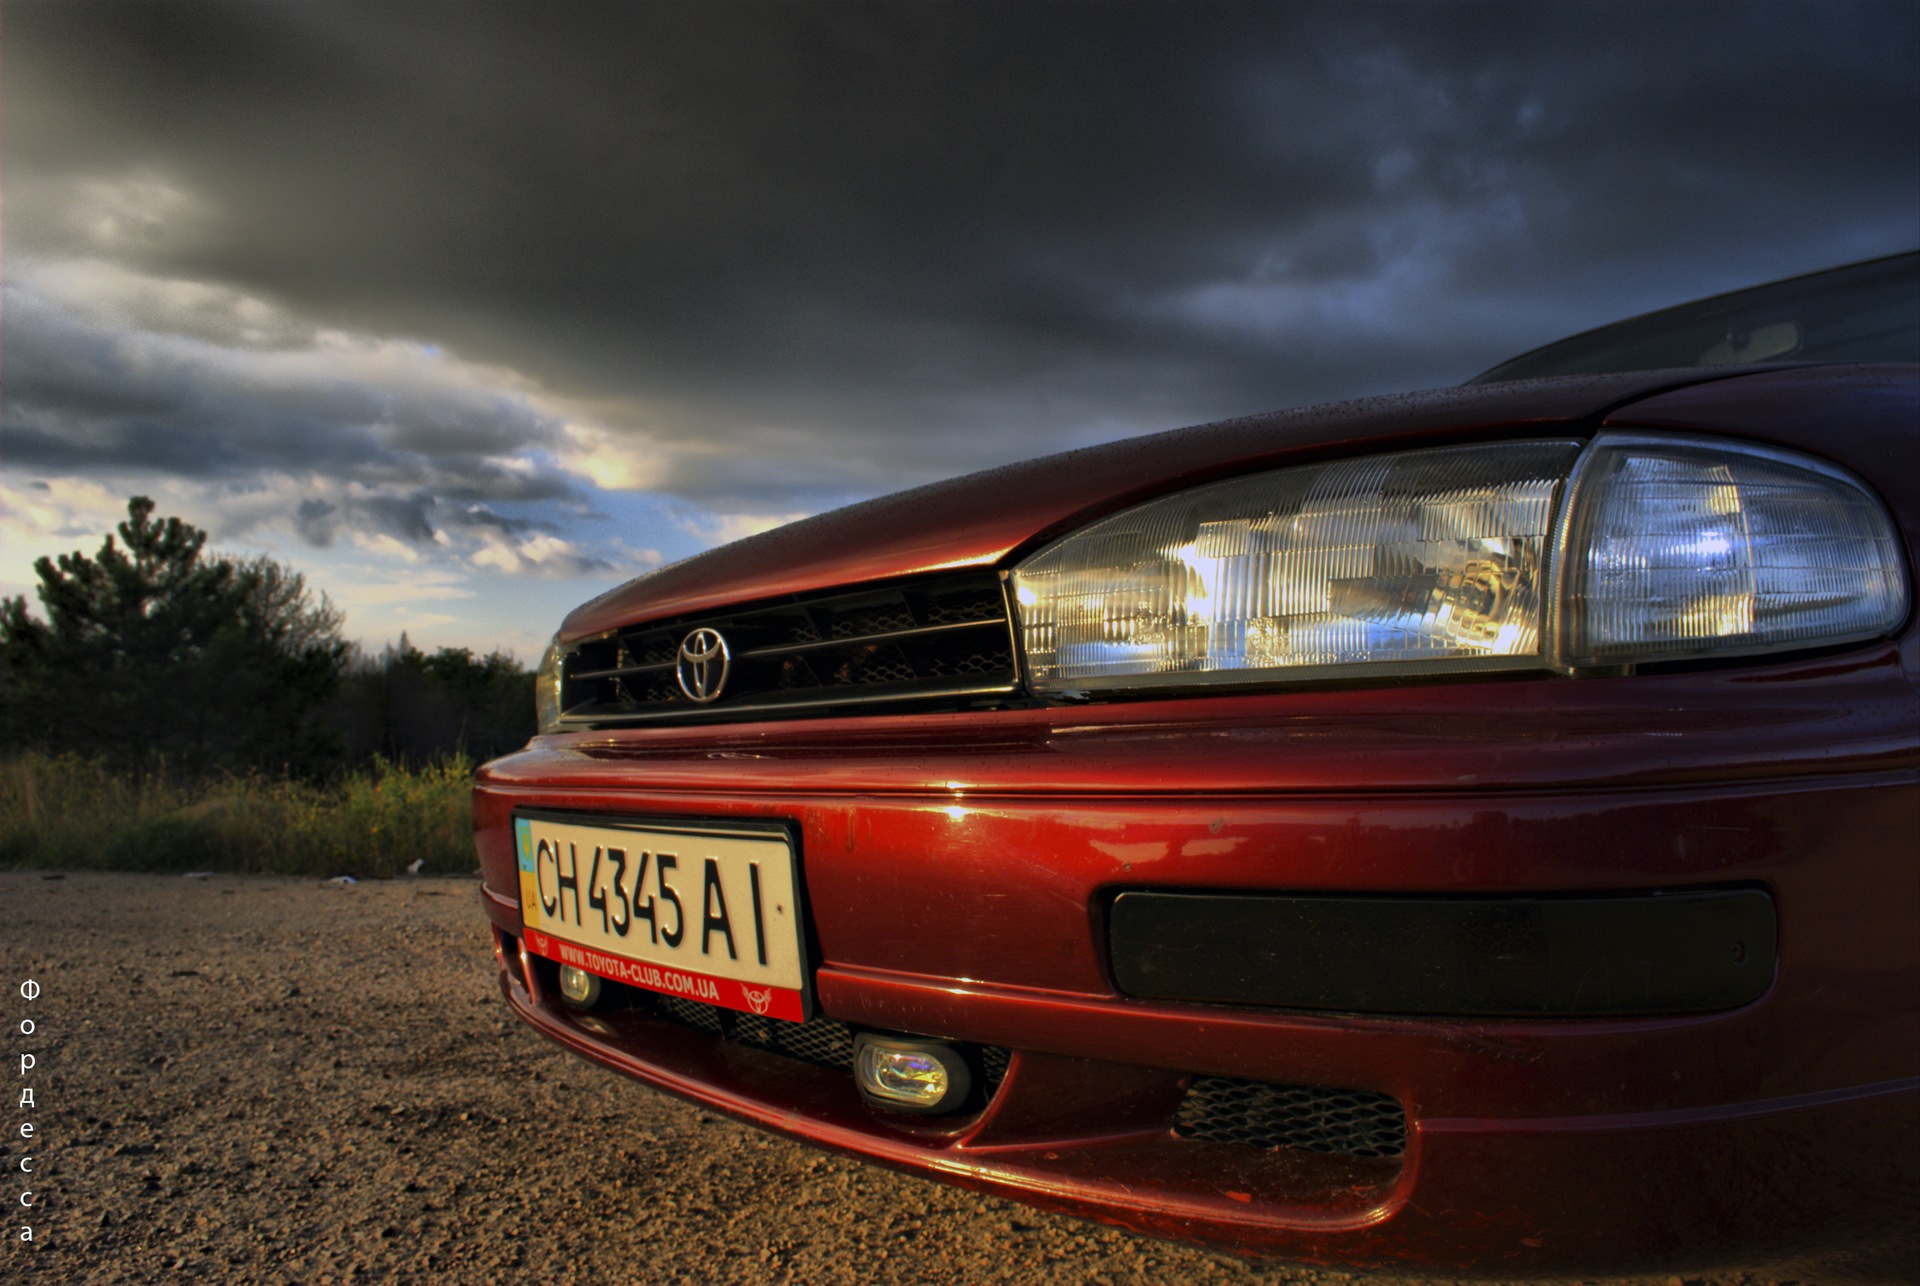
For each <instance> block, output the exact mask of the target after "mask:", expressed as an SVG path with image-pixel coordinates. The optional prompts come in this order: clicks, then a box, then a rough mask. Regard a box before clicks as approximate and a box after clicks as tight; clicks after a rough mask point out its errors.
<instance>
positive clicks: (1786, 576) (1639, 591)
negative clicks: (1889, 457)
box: [1562, 437, 1907, 667]
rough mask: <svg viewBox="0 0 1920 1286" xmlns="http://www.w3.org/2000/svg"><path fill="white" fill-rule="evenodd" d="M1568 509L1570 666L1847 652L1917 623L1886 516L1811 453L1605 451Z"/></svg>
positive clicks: (1637, 441)
mask: <svg viewBox="0 0 1920 1286" xmlns="http://www.w3.org/2000/svg"><path fill="white" fill-rule="evenodd" d="M1567 508H1568V520H1567V524H1568V530H1567V535H1566V549H1567V558H1566V564H1565V568H1564V571H1563V572H1562V575H1563V577H1564V580H1563V585H1564V602H1565V605H1566V606H1565V616H1564V618H1563V622H1562V625H1563V646H1564V652H1565V663H1566V664H1567V665H1569V666H1575V667H1578V666H1602V665H1619V664H1623V663H1641V662H1647V661H1661V660H1677V659H1683V658H1686V657H1697V656H1737V655H1740V654H1743V653H1754V652H1770V651H1779V650H1783V649H1787V648H1796V647H1813V646H1822V645H1827V644H1833V643H1846V642H1852V641H1854V640H1858V639H1866V638H1872V637H1873V636H1875V635H1877V634H1883V633H1885V632H1886V631H1888V630H1890V629H1892V628H1893V627H1894V626H1896V625H1898V624H1899V623H1900V622H1901V620H1902V619H1904V618H1905V616H1906V612H1907V600H1906V586H1907V581H1906V575H1905V573H1904V570H1903V567H1902V563H1901V557H1900V551H1899V546H1898V543H1897V541H1896V539H1895V536H1894V531H1893V523H1892V521H1891V519H1890V518H1889V517H1888V516H1887V513H1886V510H1885V509H1883V508H1882V507H1881V505H1880V502H1879V501H1878V500H1877V499H1875V498H1874V497H1873V496H1871V495H1869V494H1868V493H1867V491H1866V489H1865V488H1864V487H1862V486H1861V485H1860V484H1859V483H1858V482H1856V481H1855V480H1854V479H1852V478H1851V477H1849V476H1847V475H1846V474H1844V473H1841V472H1840V471H1839V470H1837V469H1833V468H1831V467H1829V466H1826V465H1823V464H1820V463H1819V462H1817V461H1814V460H1809V459H1807V458H1805V457H1803V456H1793V455H1788V454H1786V453H1783V452H1775V451H1768V450H1765V449H1762V448H1758V447H1744V446H1740V445H1735V444H1728V443H1705V442H1699V441H1686V440H1674V439H1659V438H1628V437H1616V438H1602V439H1601V440H1600V441H1599V442H1597V443H1595V445H1594V448H1593V450H1592V451H1590V452H1589V453H1588V455H1587V457H1586V458H1585V459H1584V460H1582V461H1581V464H1580V468H1579V472H1578V474H1577V476H1576V480H1575V484H1574V488H1573V495H1572V498H1571V501H1570V503H1569V504H1568V507H1567Z"/></svg>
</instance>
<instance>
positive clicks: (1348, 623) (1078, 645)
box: [1014, 442, 1580, 691]
mask: <svg viewBox="0 0 1920 1286" xmlns="http://www.w3.org/2000/svg"><path fill="white" fill-rule="evenodd" d="M1579 451H1580V444H1579V443H1577V442H1525V443H1518V444H1513V443H1501V444H1491V445H1480V446H1470V447H1449V448H1441V449H1438V450H1431V451H1414V452H1408V453H1405V454H1401V455H1388V456H1373V457H1369V458H1365V459H1360V460H1344V461H1340V462H1337V463H1332V464H1323V465H1309V466H1307V467H1305V468H1297V469H1283V470H1280V471H1278V472H1273V473H1263V474H1256V475H1254V476H1252V477H1247V478H1236V479H1234V480H1232V481H1230V482H1220V483H1214V484H1212V485H1210V486H1205V487H1198V488H1195V489H1194V490H1192V491H1185V492H1181V493H1179V494H1177V495H1172V496H1168V497H1166V498H1164V499H1161V500H1155V501H1151V502H1149V503H1147V504H1144V505H1140V506H1138V507H1136V508H1133V509H1129V510H1127V511H1125V512H1123V513H1120V514H1116V515H1114V516H1113V517H1111V518H1108V519H1106V520H1104V521H1102V522H1098V523H1095V524H1094V525H1093V526H1091V527H1088V528H1086V529H1084V530H1082V531H1079V532H1076V533H1074V534H1073V535H1071V536H1068V537H1066V538H1065V539H1064V540H1061V541H1058V542H1057V543H1055V544H1053V545H1051V546H1049V547H1048V548H1046V549H1043V550H1041V551H1040V552H1039V553H1038V554H1036V555H1034V556H1033V557H1032V558H1030V559H1028V560H1027V561H1025V562H1023V563H1022V564H1020V566H1019V568H1018V569H1017V570H1016V571H1015V572H1014V593H1015V597H1016V599H1017V601H1018V602H1019V605H1020V622H1021V629H1022V634H1023V636H1024V641H1025V644H1026V654H1027V666H1028V672H1029V674H1030V675H1031V677H1032V681H1033V683H1034V685H1035V687H1037V688H1039V689H1041V690H1043V691H1044V690H1049V689H1060V688H1084V687H1129V686H1145V685H1144V684H1143V683H1142V681H1143V680H1146V681H1149V682H1150V683H1152V684H1158V683H1161V682H1164V681H1166V680H1167V679H1170V678H1175V677H1177V678H1178V679H1180V680H1181V681H1187V682H1196V681H1197V682H1206V681H1222V680H1226V681H1237V682H1246V681H1248V680H1250V679H1257V678H1261V677H1264V676H1271V677H1280V676H1282V675H1286V676H1290V677H1295V676H1304V675H1305V674H1306V673H1308V672H1324V671H1339V670H1341V669H1344V668H1346V667H1350V666H1362V665H1365V666H1377V665H1381V664H1388V665H1393V666H1397V667H1401V668H1407V669H1412V668H1419V667H1422V666H1426V665H1431V664H1432V663H1436V662H1441V663H1449V664H1451V665H1468V666H1481V667H1494V666H1514V665H1538V664H1540V662H1541V655H1540V619H1541V591H1542V585H1543V582H1542V574H1543V570H1544V564H1545V561H1546V552H1547V547H1548V544H1549V541H1550V540H1551V538H1552V533H1553V520H1554V499H1555V495H1556V493H1557V492H1558V490H1559V487H1560V484H1561V482H1562V480H1563V479H1565V477H1566V476H1567V472H1568V470H1569V469H1570V468H1571V467H1572V465H1573V461H1574V459H1575V457H1576V456H1577V455H1578V454H1579Z"/></svg>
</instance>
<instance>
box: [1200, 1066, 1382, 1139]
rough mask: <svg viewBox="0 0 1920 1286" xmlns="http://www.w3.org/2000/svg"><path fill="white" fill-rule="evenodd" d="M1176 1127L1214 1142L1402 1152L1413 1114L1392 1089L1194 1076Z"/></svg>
mask: <svg viewBox="0 0 1920 1286" xmlns="http://www.w3.org/2000/svg"><path fill="white" fill-rule="evenodd" d="M1173 1130H1174V1133H1175V1134H1178V1135H1179V1136H1180V1137H1182V1138H1186V1139H1202V1140H1205V1141H1207V1142H1209V1143H1238V1144H1242V1145H1244V1146H1247V1147H1256V1148H1303V1149H1305V1150H1306V1151H1309V1152H1326V1153H1331V1154H1334V1155H1337V1156H1357V1157H1386V1158H1398V1157H1400V1156H1404V1155H1405V1154H1406V1150H1407V1115H1406V1113H1405V1112H1404V1111H1403V1110H1402V1109H1401V1107H1400V1103H1399V1100H1397V1099H1395V1098H1394V1097H1393V1096H1392V1095H1389V1094H1374V1093H1369V1092H1368V1091H1366V1090H1338V1089H1322V1088H1320V1087H1318V1086H1312V1085H1269V1084H1267V1083H1266V1082H1264V1081H1239V1080H1232V1079H1229V1078H1228V1077H1225V1076H1196V1077H1194V1078H1193V1083H1192V1084H1191V1085H1190V1086H1188V1088H1187V1096H1186V1098H1185V1099H1183V1100H1182V1101H1181V1103H1180V1110H1179V1111H1178V1112H1177V1113H1176V1114H1175V1115H1174V1122H1173Z"/></svg>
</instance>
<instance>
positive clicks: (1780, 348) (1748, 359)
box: [1467, 251, 1920, 384]
mask: <svg viewBox="0 0 1920 1286" xmlns="http://www.w3.org/2000/svg"><path fill="white" fill-rule="evenodd" d="M1915 361H1920V251H1916V252H1913V253H1910V254H1903V255H1893V256H1891V257H1889V258H1886V259H1874V260H1870V261H1869V262H1867V263H1857V264H1851V265H1849V266H1847V267H1845V268H1832V269H1829V270H1828V271H1826V272H1816V273H1810V274H1809V275H1807V276H1804V277H1791V278H1789V279H1787V280H1786V281H1776V282H1773V283H1771V284H1769V285H1765V286H1755V287H1753V288H1752V289H1750V290H1736V291H1734V292H1733V293H1732V294H1729V295H1715V296H1714V297H1713V298H1711V299H1702V300H1700V301H1698V302H1696V303H1691V304H1681V305H1680V306H1679V307H1678V308H1665V309H1662V310H1661V311H1659V312H1657V313H1647V314H1646V315H1645V316H1642V317H1635V318H1632V319H1630V320H1628V321H1623V322H1615V323H1614V324H1613V325H1611V326H1602V327H1601V328H1600V329H1598V330H1590V331H1587V332H1586V333H1585V334H1582V335H1575V336H1573V337H1572V338H1571V339H1563V340H1561V341H1560V342H1559V343H1557V344H1548V345H1547V346H1546V347H1545V348H1536V349H1534V350H1533V351H1532V352H1531V353H1523V354H1521V355H1520V356H1519V357H1515V358H1512V359H1511V360H1509V361H1505V362H1502V363H1500V365H1498V366H1496V367H1494V368H1493V369H1492V370H1490V371H1487V372H1486V373H1485V374H1482V375H1476V376H1474V377H1473V378H1472V379H1470V380H1468V381H1467V383H1469V384H1491V383H1494V382H1496V381H1499V380H1523V379H1531V378H1533V377H1535V376H1538V375H1594V374H1603V373H1606V372H1609V371H1649V370H1662V369H1665V368H1668V367H1674V366H1736V365H1744V364H1748V363H1753V362H1915Z"/></svg>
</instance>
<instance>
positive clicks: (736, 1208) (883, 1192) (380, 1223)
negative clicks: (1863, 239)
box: [0, 872, 1767, 1286]
mask: <svg viewBox="0 0 1920 1286" xmlns="http://www.w3.org/2000/svg"><path fill="white" fill-rule="evenodd" d="M475 890H476V886H475V884H474V882H473V881H471V880H431V879H422V880H404V881H390V882H383V883H363V884H358V885H354V886H351V887H342V886H329V885H324V884H319V883H317V882H315V881H311V880H294V879H276V878H265V877H241V876H227V875H216V876H213V877H211V878H208V879H181V878H178V877H161V876H139V875H100V874H78V873H76V874H72V875H66V876H59V875H46V874H42V873H39V872H10V873H7V872H0V966H3V967H4V968H3V970H0V980H4V983H5V993H4V995H5V999H4V1000H3V1001H0V1012H4V1016H5V1021H6V1028H5V1031H6V1037H5V1040H4V1047H0V1055H4V1056H5V1058H6V1061H7V1063H8V1068H7V1070H8V1073H9V1074H8V1076H7V1078H6V1083H7V1084H9V1085H18V1084H21V1083H22V1082H20V1081H18V1080H16V1079H15V1077H14V1075H13V1073H14V1071H15V1070H16V1067H17V1063H18V1055H19V1054H20V1053H22V1052H31V1053H33V1054H34V1055H35V1056H36V1057H37V1058H38V1060H39V1066H38V1067H37V1068H36V1069H34V1071H33V1073H32V1074H31V1075H30V1076H28V1077H27V1078H26V1082H25V1083H30V1084H32V1085H33V1086H34V1087H35V1090H36V1094H37V1106H36V1108H35V1109H31V1110H29V1109H17V1108H15V1107H14V1103H15V1102H16V1101H17V1099H18V1094H17V1092H14V1093H12V1094H11V1095H10V1097H9V1099H8V1104H7V1114H6V1120H7V1124H6V1135H5V1138H4V1142H0V1163H4V1166H5V1171H6V1178H5V1181H4V1182H0V1201H4V1203H5V1207H6V1208H7V1210H8V1211H9V1213H8V1215H7V1218H6V1222H5V1226H4V1227H5V1241H6V1251H5V1254H4V1256H3V1257H0V1278H3V1279H5V1280H8V1281H21V1282H29V1281H30V1282H35V1283H38V1282H88V1283H115V1282H175V1281H183V1280H196V1279H197V1280H208V1281H246V1282H333V1281H358V1280H377V1281H396V1282H484V1281H503V1280H507V1279H510V1278H511V1279H518V1280H526V1281H542V1282H547V1281H550V1282H571V1281H579V1282H646V1283H654V1282H661V1283H664V1282H689V1283H709V1282H714V1283H728V1282H741V1283H758V1282H795V1283H808V1284H810V1286H811V1284H815V1283H818V1284H822V1286H825V1284H829V1283H848V1284H853V1283H859V1284H861V1286H866V1284H867V1283H883V1282H902V1283H915V1282H941V1283H946V1282H959V1283H973V1282H1009V1283H1013V1282H1018V1283H1076V1284H1079V1283H1092V1282H1101V1283H1149V1282H1151V1283H1183V1282H1232V1283H1255V1282H1345V1281H1350V1280H1353V1278H1352V1277H1350V1276H1349V1275H1346V1274H1341V1273H1334V1272H1326V1271H1322V1270H1314V1269H1304V1268H1297V1267H1292V1266H1286V1265H1271V1264H1269V1265H1259V1266H1256V1265H1249V1264H1246V1263H1242V1262H1240V1261H1237V1260H1233V1259H1230V1258H1226V1257H1223V1256H1217V1255H1212V1254H1208V1253H1205V1252H1201V1251H1195V1250H1190V1249H1186V1248H1184V1247H1179V1246H1174V1245H1169V1244H1166V1243H1162V1242H1157V1241H1152V1240H1147V1239H1144V1238H1140V1237H1136V1236H1133V1235H1130V1234H1127V1233H1123V1232H1117V1231H1113V1230H1110V1229H1104V1228H1099V1227H1096V1226H1093V1225H1090V1224H1085V1223H1080V1222H1076V1221H1074V1220H1071V1219H1066V1218H1060V1217H1056V1216H1052V1215H1046V1214H1041V1213H1039V1212H1036V1211H1033V1210H1029V1209H1027V1208H1025V1207H1022V1206H1018V1205H1015V1204H1013V1203H1010V1202H1007V1201H1002V1200H997V1199H994V1198H990V1197H981V1196H976V1195H973V1194H970V1193H966V1192H961V1191H958V1190H956V1189H952V1188H947V1187H944V1186H942V1185H939V1184H935V1183H932V1182H929V1181H926V1180H922V1179H916V1178H910V1177H906V1176H902V1175H898V1174H894V1173H891V1172H888V1171H883V1170H878V1169H873V1168H869V1167H867V1166H864V1165H861V1164H858V1163H856V1162H852V1161H848V1160H844V1159H841V1158H839V1157H834V1156H829V1155H825V1154H822V1153H819V1152H814V1151H811V1150H809V1149H807V1148H804V1147H801V1146H800V1145H798V1144H794V1143H790V1142H788V1141H786V1140H783V1139H777V1138H772V1137H769V1136H767V1135H764V1134H761V1133H759V1132H758V1131H755V1130H752V1129H749V1128H747V1127H745V1126H741V1125H736V1124H734V1123H732V1122H730V1121H728V1120H726V1119H724V1118H719V1117H715V1116H713V1115H712V1114H711V1113H707V1112H703V1111H701V1110H699V1109H697V1108H695V1107H692V1106H689V1105H688V1104H685V1103H682V1102H680V1101H678V1100H676V1099H671V1098H668V1097H666V1096H664V1095H661V1094H656V1093H652V1092H650V1091H647V1090H644V1089H641V1088H640V1087H638V1086H635V1085H633V1084H632V1083H630V1082H626V1081H623V1080H621V1079H620V1078H618V1077H615V1076H614V1075H612V1074H611V1073H608V1072H604V1071H602V1070H600V1069H599V1068H597V1067H594V1066H592V1065H589V1064H586V1063H583V1062H581V1061H579V1060H577V1059H575V1058H572V1057H570V1056H567V1055H564V1054H562V1053H561V1052H560V1051H559V1050H558V1049H556V1048H555V1047H554V1046H552V1045H549V1044H548V1043H547V1042H545V1041H544V1040H542V1039H540V1038H539V1037H537V1036H535V1035H533V1034H532V1033H531V1032H529V1031H527V1030H526V1029H524V1028H523V1027H521V1026H520V1025H519V1024H518V1023H517V1022H511V1021H509V1019H508V1017H507V1011H506V1009H505V1007H504V1005H503V1004H502V1003H501V1001H500V998H499V995H498V993H497V992H496V990H495V987H494V981H493V966H492V962H491V959H490V953H489V950H488V947H487V944H486V939H485V932H484V929H485V920H484V918H483V916H482V913H481V910H480V908H479V906H478V905H477V899H476V892H475ZM26 978H32V979H34V980H35V981H37V982H38V983H39V984H40V986H41V988H42V993H41V995H40V996H39V998H38V999H37V1000H35V1001H33V1002H32V1003H31V1004H29V1003H28V1002H26V1001H24V1000H23V999H22V998H21V996H20V994H19V990H18V988H19V985H20V982H21V980H23V979H26ZM22 1017H31V1018H32V1019H33V1020H34V1021H35V1022H36V1023H37V1024H38V1026H37V1029H36V1031H35V1033H34V1034H33V1035H32V1036H30V1037H27V1036H22V1035H21V1034H20V1033H19V1021H20V1019H21V1018H22ZM22 1120H31V1121H32V1122H34V1123H35V1124H36V1125H37V1127H38V1129H39V1136H38V1137H37V1138H36V1139H35V1140H34V1142H35V1143H36V1144H37V1148H35V1149H34V1151H35V1154H36V1156H37V1159H38V1160H37V1164H38V1171H37V1174H36V1176H35V1180H36V1182H35V1183H34V1185H33V1187H34V1189H35V1191H36V1196H37V1200H38V1203H39V1206H38V1210H37V1212H36V1213H35V1214H34V1215H33V1216H32V1217H31V1218H30V1219H28V1220H25V1221H24V1222H26V1223H28V1224H30V1225H31V1226H32V1228H33V1241H32V1242H31V1243H22V1242H20V1241H19V1229H18V1226H17V1225H18V1224H20V1223H21V1222H22V1221H21V1220H18V1219H16V1218H15V1217H14V1212H15V1211H17V1209H18V1207H17V1205H16V1203H17V1200H18V1198H19V1195H20V1192H21V1191H22V1189H23V1188H25V1187H26V1186H27V1185H26V1184H24V1183H23V1182H22V1181H21V1179H22V1176H20V1175H19V1174H18V1173H17V1172H15V1165H16V1163H17V1160H18V1158H19V1156H20V1155H21V1154H22V1153H23V1152H24V1151H25V1149H24V1148H23V1147H22V1146H21V1140H20V1139H19V1138H18V1137H17V1127H18V1122H20V1121H22ZM1651 1280H1652V1281H1653V1282H1654V1283H1655V1286H1677V1283H1679V1282H1680V1280H1681V1279H1679V1278H1677V1277H1676V1278H1671V1279H1668V1278H1655V1279H1651ZM1703 1280H1706V1281H1711V1282H1718V1283H1725V1284H1726V1286H1734V1284H1735V1283H1739V1284H1741V1286H1754V1284H1757V1283H1759V1282H1761V1281H1765V1280H1767V1278H1765V1277H1763V1276H1759V1275H1746V1274H1729V1275H1726V1276H1721V1277H1717V1278H1712V1279H1700V1278H1693V1279H1691V1280H1690V1281H1689V1283H1688V1286H1695V1283H1699V1282H1702V1281H1703Z"/></svg>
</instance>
